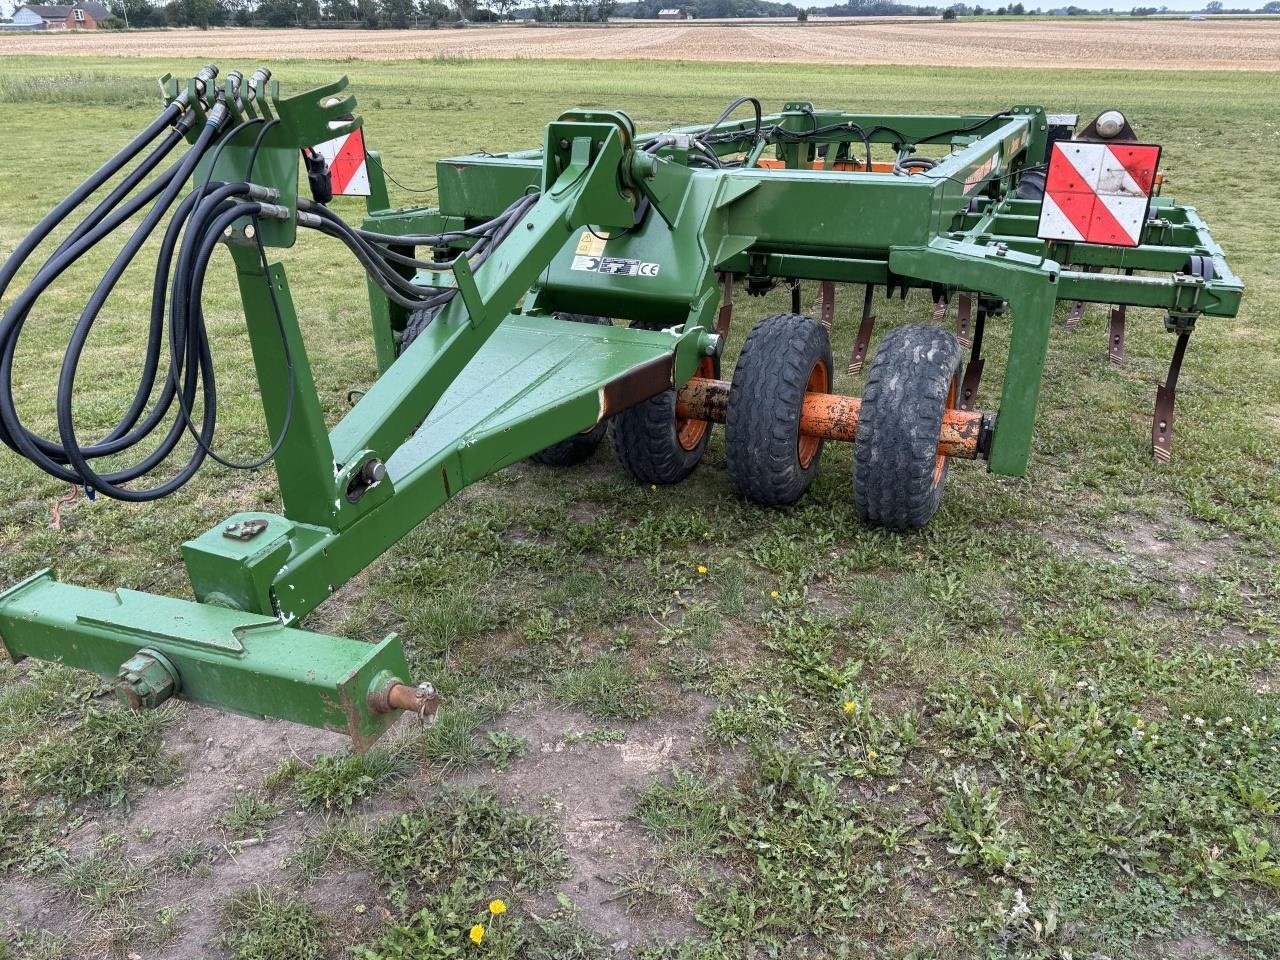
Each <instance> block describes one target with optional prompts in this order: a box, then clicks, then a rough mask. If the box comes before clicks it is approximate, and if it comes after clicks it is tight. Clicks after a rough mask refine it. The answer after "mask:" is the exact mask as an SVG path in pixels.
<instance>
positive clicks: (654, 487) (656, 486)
mask: <svg viewBox="0 0 1280 960" xmlns="http://www.w3.org/2000/svg"><path fill="white" fill-rule="evenodd" d="M649 489H650V490H652V491H654V492H655V493H656V492H657V490H658V485H657V484H656V483H651V484H649Z"/></svg>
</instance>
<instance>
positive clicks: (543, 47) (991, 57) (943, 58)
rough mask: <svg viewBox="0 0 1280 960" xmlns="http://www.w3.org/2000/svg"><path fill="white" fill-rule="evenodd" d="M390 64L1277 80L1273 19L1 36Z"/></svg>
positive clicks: (1279, 56)
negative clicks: (1115, 73) (1048, 72)
mask: <svg viewBox="0 0 1280 960" xmlns="http://www.w3.org/2000/svg"><path fill="white" fill-rule="evenodd" d="M215 50H216V51H217V53H218V54H219V56H220V57H223V58H233V57H244V58H256V57H273V58H276V59H279V58H280V56H281V54H282V53H283V54H284V55H285V56H286V57H290V58H294V57H297V58H306V59H344V58H355V59H362V60H396V59H414V58H423V57H436V56H445V57H450V56H455V57H476V58H504V59H516V58H521V59H523V58H529V57H537V58H568V59H579V58H591V59H610V60H616V59H630V60H647V59H655V60H710V61H731V62H759V63H770V62H777V63H845V64H930V65H947V66H964V65H971V66H1022V67H1038V66H1081V65H1085V66H1094V67H1116V68H1124V69H1142V68H1152V67H1158V68H1163V69H1178V70H1280V20H1210V21H1199V22H1192V21H1190V20H1164V21H1151V20H1137V21H1133V22H1128V21H1124V20H1088V21H1078V22H1071V21H1063V20H1043V21H1035V20H1025V21H994V22H985V23H984V22H973V21H966V22H960V23H941V22H940V21H937V20H933V19H929V20H924V19H921V20H915V21H902V20H892V21H876V20H870V21H867V22H857V23H848V22H845V23H839V24H821V23H811V24H799V23H791V22H779V23H768V24H762V23H733V24H724V25H722V24H718V23H717V24H715V25H711V24H707V23H701V24H697V25H694V24H670V25H668V24H663V25H657V24H653V25H635V26H626V25H623V24H616V25H615V24H610V25H608V26H598V27H524V26H511V27H494V28H474V29H469V30H379V31H354V30H254V29H243V30H241V29H223V30H209V31H201V30H162V31H151V32H141V33H133V34H129V35H120V34H101V33H96V34H95V33H59V34H43V35H41V34H16V35H0V55H4V54H63V55H65V54H70V55H82V56H102V55H107V56H152V57H175V56H177V57H199V56H208V55H210V52H211V51H215Z"/></svg>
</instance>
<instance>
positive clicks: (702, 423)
mask: <svg viewBox="0 0 1280 960" xmlns="http://www.w3.org/2000/svg"><path fill="white" fill-rule="evenodd" d="M715 375H716V361H715V358H714V357H703V358H702V362H701V363H700V364H698V376H700V377H706V378H708V379H715ZM710 427H711V422H710V421H709V420H696V419H694V418H693V417H676V442H677V443H678V444H680V449H681V450H696V449H698V444H700V443H701V442H702V439H703V437H705V436H706V435H707V430H709V429H710Z"/></svg>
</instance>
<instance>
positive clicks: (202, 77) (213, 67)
mask: <svg viewBox="0 0 1280 960" xmlns="http://www.w3.org/2000/svg"><path fill="white" fill-rule="evenodd" d="M217 76H218V65H217V64H215V63H210V64H208V65H206V66H204V67H202V68H201V69H200V72H199V73H197V74H196V75H195V88H196V97H197V98H198V99H199V101H200V103H201V104H203V105H204V106H206V107H207V106H208V105H209V101H208V100H207V99H206V97H205V93H206V91H207V90H208V89H209V84H211V83H212V82H213V81H214V80H215V79H216V78H217Z"/></svg>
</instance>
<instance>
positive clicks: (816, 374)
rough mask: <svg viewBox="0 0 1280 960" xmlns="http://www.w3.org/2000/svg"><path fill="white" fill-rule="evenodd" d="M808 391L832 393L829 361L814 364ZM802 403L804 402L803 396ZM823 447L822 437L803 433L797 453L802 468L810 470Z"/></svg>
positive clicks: (797, 443) (806, 386) (798, 440)
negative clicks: (828, 368) (828, 371)
mask: <svg viewBox="0 0 1280 960" xmlns="http://www.w3.org/2000/svg"><path fill="white" fill-rule="evenodd" d="M804 389H805V392H806V393H830V392H831V377H830V375H829V374H828V373H827V362H826V361H825V360H819V361H818V362H817V363H815V364H814V365H813V370H812V372H811V373H810V374H809V382H808V383H807V384H805V388H804ZM801 403H802V404H803V403H804V400H803V398H802V399H801ZM821 449H822V438H821V437H809V436H806V435H805V434H803V433H801V434H800V435H799V437H798V438H797V440H796V453H797V454H798V455H799V457H800V468H801V469H802V470H808V469H809V467H811V466H812V465H813V461H814V460H815V459H817V456H818V451H819V450H821Z"/></svg>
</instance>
